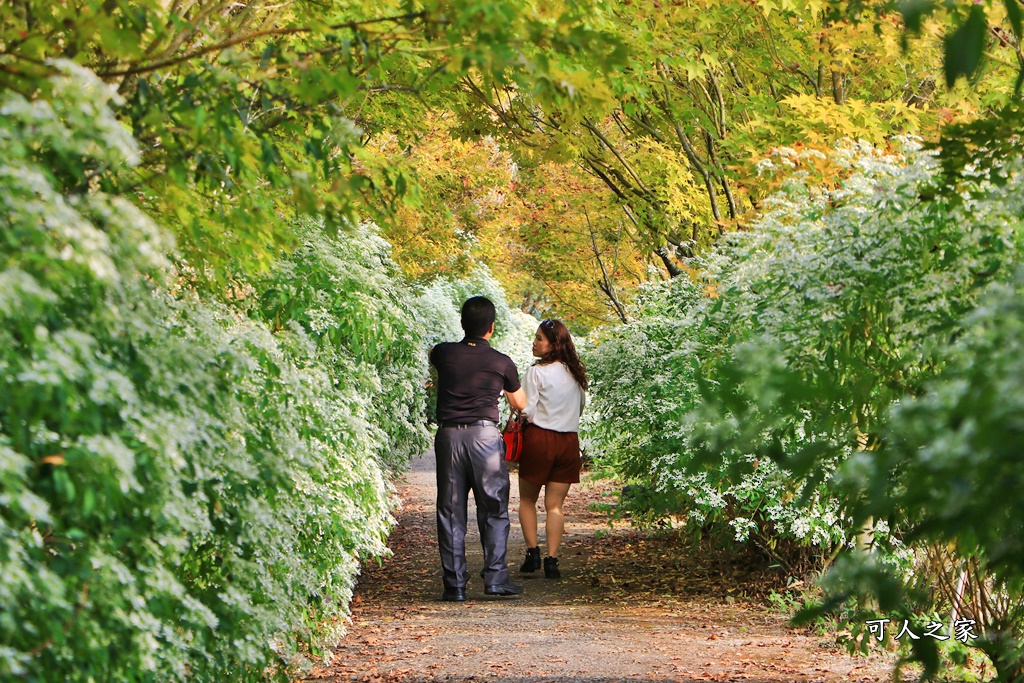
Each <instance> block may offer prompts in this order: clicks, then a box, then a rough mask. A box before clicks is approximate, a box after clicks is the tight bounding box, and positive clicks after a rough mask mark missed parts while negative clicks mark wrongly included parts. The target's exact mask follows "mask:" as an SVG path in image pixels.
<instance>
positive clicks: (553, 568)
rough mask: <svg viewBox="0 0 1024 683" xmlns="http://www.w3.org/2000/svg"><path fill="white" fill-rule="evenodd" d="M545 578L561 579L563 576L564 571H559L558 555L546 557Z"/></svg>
mask: <svg viewBox="0 0 1024 683" xmlns="http://www.w3.org/2000/svg"><path fill="white" fill-rule="evenodd" d="M544 578H545V579H560V578H562V572H560V571H558V558H557V557H545V558H544Z"/></svg>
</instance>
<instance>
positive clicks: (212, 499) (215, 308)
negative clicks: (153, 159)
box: [0, 66, 422, 681]
mask: <svg viewBox="0 0 1024 683" xmlns="http://www.w3.org/2000/svg"><path fill="white" fill-rule="evenodd" d="M62 71H63V73H62V75H60V76H58V77H55V79H54V80H53V82H52V85H53V87H54V93H55V94H56V95H55V96H54V98H53V99H52V100H51V99H47V100H38V101H34V102H28V101H26V100H24V99H22V98H21V97H19V96H18V95H15V94H12V93H7V94H5V95H3V98H2V100H0V234H2V236H3V239H2V240H0V679H4V680H11V679H17V680H52V681H57V680H60V681H121V680H139V681H179V680H180V681H185V680H189V681H214V680H233V681H246V680H265V679H266V678H267V677H277V678H282V679H284V678H285V677H286V672H287V670H288V668H289V666H290V665H292V664H294V663H295V659H294V657H295V653H296V652H298V651H300V650H304V649H308V643H309V642H310V641H313V640H315V639H316V638H318V637H324V636H326V635H328V634H326V633H325V632H324V630H323V627H322V626H321V625H322V624H324V623H340V622H339V621H338V620H337V619H331V617H332V616H333V615H338V614H340V613H343V612H344V611H345V609H346V605H347V603H348V599H349V597H350V594H351V589H352V586H353V583H354V578H355V575H356V573H357V571H358V563H359V559H360V558H362V557H369V556H376V555H381V554H383V553H385V552H386V548H385V546H384V540H385V538H386V534H387V531H388V529H389V527H390V524H391V518H390V516H389V495H390V494H389V486H388V484H387V482H386V479H385V477H384V475H383V474H382V469H381V467H380V465H379V464H378V463H379V461H386V460H387V458H386V457H383V456H382V453H381V448H384V447H387V444H389V441H388V439H389V438H390V435H388V433H387V430H386V429H385V430H381V429H378V428H373V427H371V426H370V423H369V421H368V420H369V419H371V418H374V417H375V416H376V415H377V414H378V412H379V411H380V410H382V409H384V408H385V407H387V409H393V410H396V411H398V413H397V415H396V417H395V420H401V419H403V416H404V415H407V414H408V415H412V414H415V413H416V411H417V410H419V408H417V407H416V406H415V401H411V400H408V399H407V397H405V396H403V395H402V393H401V391H402V390H400V389H398V388H396V387H382V386H380V385H383V384H384V383H385V382H390V381H394V382H396V383H397V382H408V381H409V378H410V377H413V376H414V375H415V372H416V371H417V370H416V369H417V368H422V363H421V361H420V360H418V359H417V358H416V357H415V355H416V354H415V353H414V352H413V351H411V350H410V348H411V347H410V346H409V345H408V344H406V341H407V340H406V338H405V337H403V336H402V333H401V332H400V331H394V334H393V335H392V332H384V333H381V337H378V338H376V339H372V340H368V338H367V337H365V336H364V337H360V342H359V343H363V344H366V345H368V344H376V345H377V346H376V348H375V349H374V350H372V351H371V350H368V349H365V348H364V352H365V353H364V357H367V358H369V357H370V354H372V353H376V354H377V355H376V356H375V358H377V359H381V358H386V357H388V353H389V351H390V349H391V347H395V348H396V349H397V350H396V352H395V357H396V358H398V359H400V361H399V362H398V363H397V365H399V366H401V367H399V368H395V369H393V370H389V372H393V373H394V374H393V375H390V376H387V377H385V376H384V375H383V371H381V370H379V369H378V368H377V366H373V363H372V362H368V363H363V364H360V363H357V362H356V360H355V359H354V358H353V356H351V355H345V354H342V353H341V352H340V351H338V352H337V353H336V354H334V355H329V354H325V352H324V350H323V348H322V346H321V344H320V337H319V336H318V335H322V334H324V332H325V330H326V329H328V328H330V327H331V325H333V324H335V321H332V320H330V318H329V316H335V317H336V321H337V322H338V323H341V322H342V321H344V319H345V318H344V313H343V309H339V310H332V309H330V308H329V307H328V306H323V307H322V308H323V309H324V312H323V313H314V312H312V311H310V312H309V314H308V316H307V318H305V319H302V320H298V319H295V320H289V321H287V323H285V324H283V325H282V326H281V327H280V328H277V327H276V326H268V325H266V324H264V323H262V322H260V321H256V320H252V319H249V318H247V317H245V316H244V315H240V314H239V312H237V311H236V310H234V309H231V308H228V307H226V306H224V305H222V304H216V303H211V302H208V301H204V300H201V299H200V298H199V297H198V296H197V295H195V294H189V293H188V290H187V289H186V290H183V293H180V294H178V295H173V296H172V295H171V294H170V293H169V291H171V288H170V287H169V285H170V284H171V283H170V277H171V271H170V269H169V266H168V263H167V261H166V258H165V254H167V253H168V252H169V250H170V249H171V248H172V244H171V242H170V240H169V238H168V236H167V233H165V232H164V231H163V230H162V229H160V228H159V227H158V226H156V225H154V224H153V222H152V221H151V220H149V218H148V217H147V216H146V215H145V214H143V213H142V212H140V211H139V210H138V209H137V208H135V206H134V205H133V204H131V203H129V202H128V201H126V200H125V199H123V198H122V197H119V196H116V195H113V194H108V193H107V192H105V191H104V187H105V181H104V180H102V179H101V180H99V181H98V182H97V183H91V182H89V181H88V180H85V181H83V178H86V179H88V178H90V177H99V176H101V175H103V174H108V175H109V174H116V173H118V171H119V169H123V168H125V167H126V166H128V165H130V164H131V163H133V160H134V159H135V158H136V156H137V152H136V148H135V145H134V142H133V141H132V139H131V137H130V135H128V134H127V133H126V131H125V130H124V129H123V128H122V127H121V126H120V125H118V124H117V123H116V121H114V119H113V117H112V115H111V114H110V112H109V109H108V106H109V103H110V101H111V100H112V99H113V98H114V95H113V94H112V92H111V91H110V90H109V89H108V88H107V86H105V85H103V84H102V83H101V82H100V81H98V80H97V79H96V78H94V77H93V76H92V75H91V74H89V73H88V72H86V71H84V70H82V69H79V68H77V67H74V66H63V67H62ZM359 239H362V240H364V243H365V244H375V238H374V237H373V236H372V235H367V234H363V235H362V236H361V237H360V238H359ZM320 249H321V251H320V252H318V256H317V258H320V259H321V261H320V263H321V264H322V267H323V268H324V269H325V270H326V269H329V268H333V267H337V268H339V269H343V268H345V267H346V264H344V263H341V262H340V261H339V262H330V263H329V262H328V261H329V258H330V257H331V256H332V255H335V254H345V252H344V249H343V247H341V246H338V245H337V244H335V243H329V244H328V243H322V244H321V245H320ZM379 251H380V250H377V251H373V252H370V253H367V254H365V255H364V256H363V258H362V259H357V262H358V263H361V264H364V265H365V264H367V263H369V262H372V258H374V257H375V255H376V254H378V253H379ZM339 258H340V257H339ZM295 262H296V263H299V262H301V259H299V258H298V257H297V259H296V261H295ZM317 267H318V268H319V267H321V265H318V266H317ZM361 267H362V266H358V267H355V266H354V268H361ZM312 270H313V268H310V269H309V270H308V271H307V272H306V275H310V274H311V273H312ZM382 272H386V271H382ZM364 276H365V277H369V276H368V275H366V274H365V273H363V274H362V275H360V276H359V277H364ZM372 282H373V283H374V286H375V287H377V289H373V288H372V287H369V286H368V287H367V288H366V290H365V292H364V293H365V295H366V297H365V299H360V300H359V301H360V305H362V306H363V307H364V308H361V309H360V311H359V315H363V314H364V313H365V311H368V310H371V309H373V307H374V306H380V307H383V308H384V309H387V308H389V307H390V306H391V303H392V302H391V301H390V300H384V301H382V302H376V303H370V300H371V299H373V298H374V297H378V298H384V299H386V297H383V294H382V292H383V291H385V290H388V291H390V290H389V289H388V287H387V286H385V283H382V282H381V281H380V280H373V281H372ZM346 286H348V285H346ZM305 295H306V293H303V296H305ZM373 310H375V309H373ZM318 316H319V317H318ZM297 317H298V316H296V318H297ZM399 318H401V316H399ZM395 324H396V325H397V324H398V323H397V322H396V323H395ZM388 335H392V336H388ZM355 344H356V342H351V341H350V342H349V343H348V346H346V347H345V348H351V347H353V346H354V345H355ZM341 346H344V345H343V344H341V343H340V342H339V348H340V347H341ZM352 353H353V354H355V353H357V352H355V351H353V352H352ZM328 360H330V361H331V362H327V361H328ZM334 361H337V363H334ZM403 364H404V365H403ZM368 366H373V368H372V369H371V368H369V367H368ZM375 373H376V374H375ZM396 377H397V378H398V379H397V380H396V379H393V378H396ZM378 400H381V401H382V403H381V404H380V405H377V403H376V402H377V401H378ZM403 410H404V411H406V412H405V413H402V412H401V411H403Z"/></svg>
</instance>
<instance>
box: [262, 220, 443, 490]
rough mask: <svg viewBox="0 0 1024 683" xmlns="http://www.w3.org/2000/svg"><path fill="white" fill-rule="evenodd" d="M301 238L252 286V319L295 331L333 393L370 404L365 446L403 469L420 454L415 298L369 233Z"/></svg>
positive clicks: (318, 227) (421, 372)
mask: <svg viewBox="0 0 1024 683" xmlns="http://www.w3.org/2000/svg"><path fill="white" fill-rule="evenodd" d="M302 236H303V244H302V245H301V246H300V247H299V248H298V249H296V250H295V251H294V252H293V253H291V254H289V255H288V256H287V257H286V258H284V259H282V260H281V261H279V262H278V263H277V264H276V266H275V268H274V271H273V272H272V273H271V274H270V275H269V276H268V277H266V278H264V279H263V280H261V281H259V282H257V283H254V284H255V287H256V289H257V291H259V292H260V293H261V294H260V296H259V298H258V301H256V302H254V306H253V307H252V309H251V314H252V315H253V316H254V317H256V318H257V319H261V320H264V321H266V322H267V324H268V325H270V326H271V327H272V328H273V329H275V330H280V329H284V328H287V327H288V326H289V325H290V324H297V325H299V326H301V328H302V330H303V332H304V334H306V335H307V336H308V337H309V338H310V339H312V340H314V341H315V343H316V345H317V348H318V358H319V360H320V362H321V363H323V364H324V366H326V367H330V368H331V369H332V373H331V374H332V381H333V383H334V384H335V385H336V387H337V388H338V389H341V390H352V391H357V392H359V393H361V394H363V395H364V396H365V397H366V399H372V400H366V401H365V404H364V405H365V410H364V412H365V414H360V415H359V418H360V419H363V420H364V421H365V422H366V424H367V425H368V427H367V428H368V429H369V430H370V432H371V433H368V434H367V438H368V439H370V441H371V442H373V443H374V444H376V445H377V447H376V448H375V449H374V450H375V453H376V454H377V455H378V457H379V458H380V460H381V464H382V465H384V466H385V467H386V468H387V469H388V470H391V471H394V472H397V471H401V470H402V469H404V468H405V467H406V466H407V465H408V463H409V460H410V459H411V458H412V457H413V456H415V455H418V454H420V453H422V452H423V451H424V450H425V448H426V446H427V431H426V406H427V403H426V392H425V391H424V389H423V387H424V383H425V382H426V379H427V349H428V346H427V342H426V339H425V336H426V334H428V330H427V329H426V328H425V324H424V322H423V321H422V320H421V319H419V317H418V316H417V312H416V310H415V303H416V299H415V298H414V297H413V296H412V295H411V294H410V290H409V287H408V286H407V285H406V284H405V283H404V282H402V281H401V278H400V276H399V271H398V267H397V265H396V264H395V263H394V261H393V260H392V259H391V245H389V244H388V243H387V242H386V241H385V240H384V239H383V238H381V237H380V236H379V235H378V234H377V230H376V227H375V226H373V225H370V224H364V225H360V226H357V227H355V228H351V229H349V230H345V231H342V232H340V233H338V234H336V235H333V236H331V235H328V234H327V233H326V232H325V231H324V229H323V227H322V224H320V223H316V222H311V223H309V224H307V225H305V226H303V230H302ZM359 409H360V410H363V409H364V408H363V407H362V406H360V408H359Z"/></svg>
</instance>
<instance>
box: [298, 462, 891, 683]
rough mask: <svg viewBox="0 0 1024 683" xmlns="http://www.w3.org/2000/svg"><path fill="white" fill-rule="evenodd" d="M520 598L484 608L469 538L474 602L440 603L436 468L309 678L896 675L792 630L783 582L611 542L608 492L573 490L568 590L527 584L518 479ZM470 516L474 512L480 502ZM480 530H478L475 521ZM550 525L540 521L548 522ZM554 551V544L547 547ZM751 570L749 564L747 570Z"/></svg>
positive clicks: (421, 473)
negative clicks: (770, 601)
mask: <svg viewBox="0 0 1024 683" xmlns="http://www.w3.org/2000/svg"><path fill="white" fill-rule="evenodd" d="M512 480H513V486H512V498H513V501H512V504H511V508H512V515H513V520H512V521H513V527H512V537H511V538H510V540H509V548H510V550H509V563H510V565H511V574H512V579H513V581H516V582H518V583H522V584H523V585H524V586H525V591H524V593H523V595H522V596H519V597H514V598H496V597H495V598H492V597H485V596H484V594H483V585H482V582H481V579H480V578H479V574H478V572H479V570H480V567H481V566H482V554H481V551H480V544H479V537H478V536H477V535H476V533H475V530H473V531H472V532H471V536H470V538H469V539H467V547H468V549H469V550H470V554H469V565H470V572H471V573H472V574H473V575H474V577H473V579H472V580H471V581H470V584H469V587H468V589H467V597H468V601H467V602H465V603H446V602H441V601H440V599H439V598H440V593H441V570H440V565H439V561H438V557H437V545H436V536H435V527H434V495H435V487H434V473H433V456H432V455H429V454H428V456H427V457H426V458H423V459H420V460H417V461H416V462H415V463H414V465H413V470H412V471H411V472H410V473H409V475H408V477H407V479H406V483H405V484H404V485H403V486H401V487H400V493H401V496H402V500H403V503H404V506H403V508H402V510H400V512H399V515H398V518H399V525H398V527H397V528H396V529H395V531H394V533H393V534H392V537H391V541H390V546H391V548H392V550H393V551H394V553H395V555H394V557H393V558H391V559H389V560H387V561H386V562H385V563H384V564H383V565H382V566H379V567H377V566H373V567H369V568H366V569H365V570H364V574H363V576H362V577H361V578H360V582H359V586H358V588H357V590H356V598H355V600H354V602H353V607H352V625H351V627H350V628H349V633H348V635H347V636H346V638H345V639H344V640H343V641H342V642H340V643H338V645H337V647H336V648H335V650H334V657H333V663H332V665H331V666H330V667H326V668H323V667H321V668H316V669H314V670H313V671H311V672H310V673H309V674H308V675H309V678H308V679H307V680H319V681H323V680H327V681H365V682H367V683H377V682H385V681H386V682H389V683H415V682H425V681H483V680H488V681H500V682H502V683H541V682H543V683H567V682H568V681H581V682H587V683H601V682H606V681H607V682H611V681H623V680H629V681H707V680H715V681H847V680H853V681H865V682H866V681H881V680H888V679H889V678H890V673H889V672H890V669H891V663H889V662H887V661H886V660H884V659H882V658H878V657H872V658H852V657H849V656H847V655H846V654H845V653H844V652H841V651H840V650H838V649H836V648H834V647H828V646H827V645H826V644H824V643H823V639H822V637H820V636H817V635H815V634H813V633H809V632H805V631H799V630H793V629H790V628H788V627H787V626H786V624H785V619H784V618H783V617H782V616H780V615H778V614H775V613H773V612H772V611H771V610H770V609H769V608H768V607H767V606H766V605H765V602H764V596H765V594H766V591H767V589H768V587H770V586H772V585H776V584H778V583H779V579H780V577H778V576H773V575H771V574H769V573H765V571H767V570H760V569H753V570H752V569H751V568H750V567H749V566H744V565H743V564H741V563H740V562H739V561H736V560H732V561H728V560H724V559H721V558H716V557H714V556H711V555H708V554H701V553H699V552H697V551H691V550H687V549H685V548H683V547H681V545H680V544H679V543H678V542H676V543H673V542H671V539H668V538H660V539H659V538H656V537H652V538H649V537H645V536H644V535H642V534H639V533H636V532H634V531H631V530H629V529H621V530H620V529H614V530H610V529H609V527H608V523H607V521H606V518H605V516H604V515H603V514H601V513H597V512H594V511H592V510H590V509H589V508H590V505H591V503H593V502H595V501H602V500H605V501H608V500H614V499H609V498H608V497H607V495H608V493H609V491H608V487H607V486H606V485H602V483H601V482H587V481H585V482H584V483H583V484H582V485H580V486H579V487H575V488H574V489H573V490H572V492H571V493H570V495H569V500H568V501H567V503H566V506H565V512H566V517H567V528H566V538H565V541H564V547H563V552H562V560H561V565H560V566H561V568H562V575H563V578H562V579H561V580H560V581H552V580H546V579H544V578H543V573H542V572H538V573H537V574H536V575H533V576H531V575H523V574H519V573H518V572H517V571H516V569H517V568H518V565H519V563H520V562H521V560H522V555H523V552H524V551H523V541H522V534H521V532H520V531H519V528H518V518H517V516H516V515H515V509H516V507H517V506H518V489H517V486H516V477H515V474H514V473H513V476H512ZM470 506H471V508H472V501H471V503H470ZM469 519H470V520H471V523H472V520H475V517H474V514H473V510H472V509H471V510H470V514H469ZM541 524H542V525H543V512H542V513H541ZM542 543H543V541H542ZM747 564H748V565H749V564H750V563H747Z"/></svg>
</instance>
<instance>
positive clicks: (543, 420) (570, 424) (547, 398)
mask: <svg viewBox="0 0 1024 683" xmlns="http://www.w3.org/2000/svg"><path fill="white" fill-rule="evenodd" d="M523 390H524V391H526V408H525V409H524V410H523V413H524V414H525V415H526V417H527V419H529V421H530V422H531V423H532V424H535V425H537V426H538V427H543V428H544V429H550V430H552V431H555V432H578V431H579V430H580V413H582V412H583V406H584V405H585V404H586V400H587V399H586V394H584V393H583V389H581V388H580V385H579V384H577V383H576V380H575V379H573V376H572V374H571V373H570V372H569V369H568V368H566V367H565V364H564V363H549V364H547V365H531V366H530V367H529V368H528V369H527V370H526V374H525V375H524V376H523Z"/></svg>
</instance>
